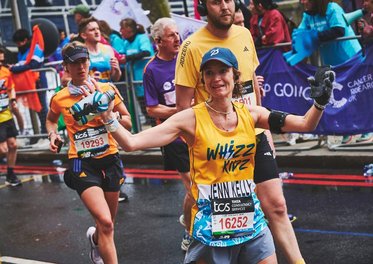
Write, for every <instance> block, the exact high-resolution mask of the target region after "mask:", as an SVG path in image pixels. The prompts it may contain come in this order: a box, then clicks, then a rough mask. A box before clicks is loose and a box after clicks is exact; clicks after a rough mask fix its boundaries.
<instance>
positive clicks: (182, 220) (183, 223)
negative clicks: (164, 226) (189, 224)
mask: <svg viewBox="0 0 373 264" xmlns="http://www.w3.org/2000/svg"><path fill="white" fill-rule="evenodd" d="M179 222H180V224H181V225H182V226H183V227H186V224H185V219H184V214H182V215H180V217H179Z"/></svg>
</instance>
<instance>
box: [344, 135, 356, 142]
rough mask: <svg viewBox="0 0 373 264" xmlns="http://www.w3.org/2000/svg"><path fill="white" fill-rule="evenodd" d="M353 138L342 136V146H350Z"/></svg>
mask: <svg viewBox="0 0 373 264" xmlns="http://www.w3.org/2000/svg"><path fill="white" fill-rule="evenodd" d="M353 139H354V137H353V136H343V138H342V144H350V143H352V141H353Z"/></svg>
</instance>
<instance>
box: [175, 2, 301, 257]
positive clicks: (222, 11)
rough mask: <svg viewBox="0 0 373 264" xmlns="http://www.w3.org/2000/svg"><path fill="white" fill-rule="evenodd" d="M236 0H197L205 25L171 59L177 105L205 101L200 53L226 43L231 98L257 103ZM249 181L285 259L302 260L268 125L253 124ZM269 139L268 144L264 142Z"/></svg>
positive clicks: (253, 64)
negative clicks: (238, 93)
mask: <svg viewBox="0 0 373 264" xmlns="http://www.w3.org/2000/svg"><path fill="white" fill-rule="evenodd" d="M238 6H239V0H200V1H199V5H198V12H199V13H200V15H202V16H207V25H206V26H205V27H203V28H201V29H200V30H198V31H196V32H195V33H194V34H192V35H191V36H190V37H189V38H187V39H186V40H185V41H184V42H183V44H182V47H181V48H180V50H179V54H178V60H177V63H176V74H175V84H176V106H177V109H178V111H181V110H183V109H186V108H189V107H191V105H192V102H193V100H194V104H197V103H200V102H203V101H207V100H208V98H209V94H208V92H207V91H206V90H205V87H204V85H203V83H202V81H201V73H200V70H199V69H200V64H201V61H202V56H203V54H205V53H206V52H207V51H208V50H210V49H211V48H212V47H214V46H220V47H224V48H229V49H230V50H231V51H232V52H233V53H234V54H235V56H236V57H237V59H238V70H239V71H240V72H241V77H240V79H241V81H242V85H243V88H244V89H243V93H242V94H243V95H242V97H240V98H235V99H234V101H239V102H243V103H245V104H248V105H260V104H261V101H260V92H259V89H258V87H259V86H258V83H257V81H256V76H255V69H256V68H257V66H258V65H259V61H258V57H257V54H256V51H255V46H254V42H253V39H252V36H251V34H250V31H249V30H247V29H246V28H244V27H240V26H236V25H233V21H234V14H235V11H236V9H238ZM256 134H257V152H256V155H255V172H254V182H255V183H256V193H257V195H258V197H259V200H260V202H261V204H262V208H263V211H264V213H265V215H266V217H267V219H268V221H269V226H270V228H271V232H272V234H273V237H274V239H275V242H276V244H277V246H279V247H280V249H281V251H282V252H283V253H284V255H285V257H286V258H287V260H288V262H289V263H296V264H301V263H304V260H303V258H302V255H301V253H300V250H299V246H298V243H297V240H296V237H295V233H294V230H293V227H292V225H291V223H290V221H289V218H288V215H287V208H286V201H285V197H284V195H283V192H282V187H281V180H280V179H279V177H278V168H277V164H276V161H275V157H274V151H273V150H274V147H273V144H272V138H271V135H270V133H269V131H265V132H264V131H263V130H257V131H256ZM270 144H271V146H272V147H271V146H270Z"/></svg>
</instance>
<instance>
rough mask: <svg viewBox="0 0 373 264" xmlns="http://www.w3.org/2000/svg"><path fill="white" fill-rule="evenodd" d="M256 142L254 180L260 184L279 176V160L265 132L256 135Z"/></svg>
mask: <svg viewBox="0 0 373 264" xmlns="http://www.w3.org/2000/svg"><path fill="white" fill-rule="evenodd" d="M256 143H257V146H256V154H255V169H254V182H255V183H256V184H258V183H261V182H265V181H268V180H272V179H276V178H278V177H279V176H278V167H277V162H276V159H275V157H274V156H273V150H272V149H271V146H270V145H269V142H268V139H267V136H266V135H265V134H264V132H263V133H260V134H258V135H257V136H256Z"/></svg>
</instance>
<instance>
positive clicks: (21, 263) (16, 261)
mask: <svg viewBox="0 0 373 264" xmlns="http://www.w3.org/2000/svg"><path fill="white" fill-rule="evenodd" d="M2 262H5V263H11V264H55V263H52V262H43V261H37V260H31V259H21V258H14V257H8V256H3V257H0V263H2Z"/></svg>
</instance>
